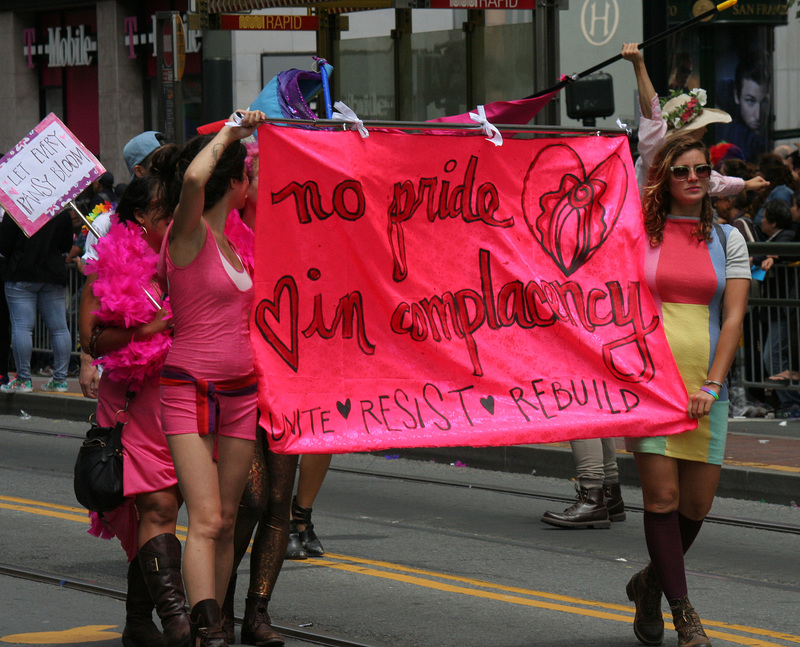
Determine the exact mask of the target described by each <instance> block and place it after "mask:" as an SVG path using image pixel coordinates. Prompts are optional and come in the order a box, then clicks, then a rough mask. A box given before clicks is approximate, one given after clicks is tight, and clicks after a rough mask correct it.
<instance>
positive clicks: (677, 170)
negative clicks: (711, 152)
mask: <svg viewBox="0 0 800 647" xmlns="http://www.w3.org/2000/svg"><path fill="white" fill-rule="evenodd" d="M669 170H670V171H672V177H674V178H675V179H676V180H688V179H689V173H690V172H691V171H694V174H695V176H697V179H698V180H707V179H708V178H710V177H711V164H698V165H697V166H695V167H694V168H692V167H691V166H670V167H669Z"/></svg>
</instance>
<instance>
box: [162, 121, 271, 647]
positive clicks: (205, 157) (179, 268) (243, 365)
mask: <svg viewBox="0 0 800 647" xmlns="http://www.w3.org/2000/svg"><path fill="white" fill-rule="evenodd" d="M237 115H239V116H241V126H235V127H230V126H226V127H224V128H223V129H222V130H221V131H220V132H219V133H217V134H216V135H214V136H211V135H206V136H203V137H197V138H195V139H193V140H192V141H190V142H189V143H188V144H186V146H184V147H183V148H179V147H177V146H173V147H165V148H163V149H161V150H159V151H157V152H156V155H155V157H154V159H153V172H154V173H155V174H157V175H158V176H159V177H160V178H161V180H162V181H163V183H164V201H165V203H166V204H167V205H169V206H170V207H174V216H173V222H172V225H171V227H170V229H169V231H168V232H167V238H166V239H165V242H164V245H163V246H162V249H161V258H160V261H159V276H160V277H161V278H162V280H164V279H165V281H166V285H167V288H168V290H169V295H170V301H171V304H172V312H173V322H174V340H173V344H172V347H171V348H170V352H169V355H168V356H167V359H166V361H165V362H164V369H163V370H162V374H161V409H162V420H163V426H164V431H165V432H166V434H167V440H168V442H169V447H170V451H171V453H172V458H173V461H174V463H175V471H176V473H177V475H178V484H179V485H180V489H181V492H182V493H183V496H184V500H185V502H186V508H187V512H188V514H189V531H188V533H187V538H186V547H185V557H184V565H183V577H184V582H185V585H186V593H187V597H188V598H189V603H190V606H191V608H192V611H191V614H190V619H191V624H192V632H193V636H194V637H195V638H196V639H199V644H200V645H204V646H207V647H224V646H227V644H228V643H227V640H226V638H225V633H224V631H223V630H222V620H221V617H220V605H221V603H222V601H223V599H224V597H225V592H226V589H227V586H228V580H229V578H230V573H231V567H232V563H233V530H234V524H235V521H236V512H237V508H238V505H239V500H240V499H241V496H242V491H243V489H244V484H245V481H246V480H247V475H248V471H249V469H250V462H251V458H252V455H253V446H254V442H253V441H254V437H255V429H256V381H255V371H254V366H253V354H252V349H251V347H250V337H249V323H248V322H249V310H250V304H251V302H252V298H253V282H252V278H251V277H250V275H249V274H248V273H247V270H246V269H245V267H244V266H243V263H242V260H241V258H240V257H239V255H238V254H237V252H236V250H235V248H234V246H233V245H232V244H231V242H230V241H229V240H228V238H227V237H226V236H225V233H224V229H225V221H226V220H227V218H228V214H229V213H230V212H231V210H232V209H235V208H240V207H241V206H243V204H244V200H245V196H246V193H247V188H248V179H247V175H246V173H245V166H244V162H245V156H246V151H245V148H244V146H243V145H242V143H241V142H240V141H239V140H241V139H243V138H244V137H247V136H249V135H251V134H252V133H253V132H254V131H255V129H256V127H258V126H259V125H260V124H263V123H264V122H265V121H266V117H265V115H264V113H263V112H260V111H239V112H238V113H237ZM232 119H233V117H232Z"/></svg>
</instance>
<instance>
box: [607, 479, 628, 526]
mask: <svg viewBox="0 0 800 647" xmlns="http://www.w3.org/2000/svg"><path fill="white" fill-rule="evenodd" d="M603 496H604V497H605V502H606V508H608V518H609V519H611V521H625V517H626V515H625V502H624V501H623V500H622V490H621V489H620V487H619V483H604V484H603Z"/></svg>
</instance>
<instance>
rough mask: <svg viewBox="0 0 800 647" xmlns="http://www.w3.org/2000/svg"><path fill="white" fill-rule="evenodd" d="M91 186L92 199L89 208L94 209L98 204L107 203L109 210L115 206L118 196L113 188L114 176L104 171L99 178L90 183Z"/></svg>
mask: <svg viewBox="0 0 800 647" xmlns="http://www.w3.org/2000/svg"><path fill="white" fill-rule="evenodd" d="M91 187H92V194H93V195H92V201H91V203H90V205H89V209H90V210H91V209H94V208H95V207H96V206H97V205H99V204H105V203H108V204H109V205H110V207H111V209H110V210H111V211H113V210H114V209H116V208H117V203H118V202H119V196H118V195H117V192H116V191H115V190H114V176H113V175H112V174H111V173H110V172H109V171H106V172H105V173H103V174H102V175H101V176H100V177H99V178H97V179H96V180H95V181H94V182H92V184H91Z"/></svg>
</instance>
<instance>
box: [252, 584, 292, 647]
mask: <svg viewBox="0 0 800 647" xmlns="http://www.w3.org/2000/svg"><path fill="white" fill-rule="evenodd" d="M268 603H269V596H268V595H256V594H255V593H248V594H247V600H246V601H245V609H244V620H243V621H242V643H243V644H245V645H257V646H258V647H280V646H281V645H283V644H284V640H283V636H281V635H280V634H279V633H278V632H277V631H275V629H273V628H272V620H271V619H270V617H269V613H268V612H267V604H268Z"/></svg>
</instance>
